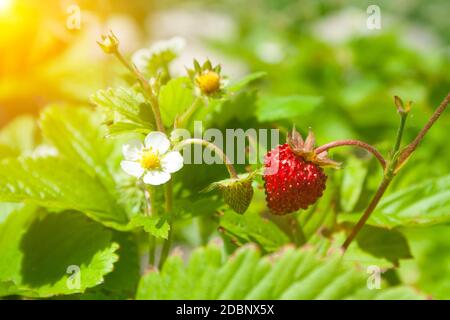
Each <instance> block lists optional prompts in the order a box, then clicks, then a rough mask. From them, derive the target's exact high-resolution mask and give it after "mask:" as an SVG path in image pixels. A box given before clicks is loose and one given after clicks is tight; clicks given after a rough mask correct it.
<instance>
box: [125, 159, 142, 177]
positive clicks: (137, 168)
mask: <svg viewBox="0 0 450 320" xmlns="http://www.w3.org/2000/svg"><path fill="white" fill-rule="evenodd" d="M120 167H121V168H122V170H123V171H125V172H126V173H128V174H129V175H130V176H134V177H136V178H140V177H141V176H142V175H143V174H144V168H142V167H141V164H140V163H139V162H135V161H126V160H124V161H121V162H120Z"/></svg>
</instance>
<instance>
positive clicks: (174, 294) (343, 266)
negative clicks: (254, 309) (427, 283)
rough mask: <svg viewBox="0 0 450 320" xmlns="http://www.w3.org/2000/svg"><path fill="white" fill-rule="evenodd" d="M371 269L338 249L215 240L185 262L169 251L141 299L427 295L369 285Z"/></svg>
mask: <svg viewBox="0 0 450 320" xmlns="http://www.w3.org/2000/svg"><path fill="white" fill-rule="evenodd" d="M366 283H367V274H366V273H365V272H364V270H361V269H358V268H356V267H355V266H353V265H351V264H347V263H344V262H343V261H342V258H341V257H340V256H339V255H337V254H335V255H331V256H327V257H325V258H323V257H319V256H317V254H316V253H314V251H313V250H312V249H311V248H310V249H295V248H285V249H282V250H281V251H279V252H277V253H275V254H273V255H270V256H261V253H260V251H259V250H257V249H256V248H255V247H254V246H245V247H242V248H240V249H238V250H237V251H236V252H235V253H234V254H233V255H232V256H231V257H229V258H227V257H225V255H224V252H223V249H222V248H221V247H219V246H218V245H216V244H210V245H208V246H207V247H205V248H199V249H196V250H194V252H193V253H192V256H191V258H190V260H189V262H188V263H187V264H186V265H185V264H184V263H183V259H182V258H181V257H180V256H178V255H172V256H171V257H169V258H168V259H167V261H166V263H165V265H164V267H163V269H162V270H161V271H158V270H150V271H149V272H148V273H147V274H146V275H144V276H143V277H142V279H141V281H140V283H139V288H138V292H137V295H136V298H137V299H181V300H184V299H225V300H226V299H256V300H259V299H367V298H368V297H370V298H381V299H382V298H386V299H423V298H424V297H423V296H422V295H421V294H419V293H416V292H414V290H412V289H411V288H408V287H392V288H387V287H385V288H382V289H381V290H369V289H368V288H367V284H366Z"/></svg>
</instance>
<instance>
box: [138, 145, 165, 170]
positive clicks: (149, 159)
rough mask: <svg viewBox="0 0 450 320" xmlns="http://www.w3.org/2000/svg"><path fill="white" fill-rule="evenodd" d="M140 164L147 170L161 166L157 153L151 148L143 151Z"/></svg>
mask: <svg viewBox="0 0 450 320" xmlns="http://www.w3.org/2000/svg"><path fill="white" fill-rule="evenodd" d="M140 162H141V166H142V168H144V169H147V170H153V169H158V168H159V167H160V166H161V161H160V160H159V155H158V153H157V152H153V151H152V150H148V151H144V152H143V153H142V156H141V160H140Z"/></svg>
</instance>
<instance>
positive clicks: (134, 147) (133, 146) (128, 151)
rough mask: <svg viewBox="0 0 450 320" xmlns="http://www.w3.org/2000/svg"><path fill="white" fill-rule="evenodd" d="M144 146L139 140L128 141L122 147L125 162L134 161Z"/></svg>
mask: <svg viewBox="0 0 450 320" xmlns="http://www.w3.org/2000/svg"><path fill="white" fill-rule="evenodd" d="M143 147H144V146H143V145H142V142H141V141H139V140H130V141H128V142H127V143H125V144H124V145H123V146H122V153H123V156H124V157H125V159H126V160H131V161H136V160H137V159H139V153H140V151H141V149H142V148H143Z"/></svg>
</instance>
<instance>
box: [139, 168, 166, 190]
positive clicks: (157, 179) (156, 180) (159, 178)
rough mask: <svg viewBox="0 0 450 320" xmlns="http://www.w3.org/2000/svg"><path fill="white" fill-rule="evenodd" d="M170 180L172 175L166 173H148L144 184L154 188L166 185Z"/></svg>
mask: <svg viewBox="0 0 450 320" xmlns="http://www.w3.org/2000/svg"><path fill="white" fill-rule="evenodd" d="M169 180H170V173H167V172H164V171H156V170H155V171H148V172H147V173H146V174H145V176H144V183H146V184H151V185H154V186H157V185H160V184H163V183H166V182H167V181H169Z"/></svg>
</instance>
